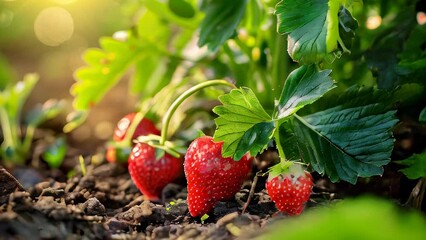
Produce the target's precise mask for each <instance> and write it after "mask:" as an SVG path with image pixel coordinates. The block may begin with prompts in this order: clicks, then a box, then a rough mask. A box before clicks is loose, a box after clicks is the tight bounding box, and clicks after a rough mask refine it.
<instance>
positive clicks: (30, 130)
mask: <svg viewBox="0 0 426 240" xmlns="http://www.w3.org/2000/svg"><path fill="white" fill-rule="evenodd" d="M34 133H35V127H34V126H31V125H28V126H27V129H26V131H25V138H24V141H23V143H22V151H23V152H24V154H27V153H28V152H29V150H30V147H31V141H32V140H33V137H34Z"/></svg>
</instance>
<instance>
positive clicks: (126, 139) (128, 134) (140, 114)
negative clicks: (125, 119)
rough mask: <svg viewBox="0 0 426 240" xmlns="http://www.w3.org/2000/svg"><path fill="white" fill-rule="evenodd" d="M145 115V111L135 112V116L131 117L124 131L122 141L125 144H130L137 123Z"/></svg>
mask: <svg viewBox="0 0 426 240" xmlns="http://www.w3.org/2000/svg"><path fill="white" fill-rule="evenodd" d="M144 117H145V112H137V113H136V115H135V117H134V118H133V120H132V122H131V123H130V126H129V128H128V130H127V132H126V135H125V137H124V139H123V141H122V143H124V144H125V145H126V146H127V145H131V141H132V138H133V134H134V132H135V131H136V128H137V127H138V125H139V123H140V122H141V121H142V119H143V118H144Z"/></svg>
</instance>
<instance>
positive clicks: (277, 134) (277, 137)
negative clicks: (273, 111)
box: [274, 121, 287, 163]
mask: <svg viewBox="0 0 426 240" xmlns="http://www.w3.org/2000/svg"><path fill="white" fill-rule="evenodd" d="M275 123H276V124H277V126H276V127H275V132H274V139H275V144H276V145H277V149H278V155H279V156H280V161H281V163H283V162H286V161H287V160H286V158H285V153H284V149H283V147H282V145H281V139H280V131H279V129H280V126H279V125H278V121H276V122H275Z"/></svg>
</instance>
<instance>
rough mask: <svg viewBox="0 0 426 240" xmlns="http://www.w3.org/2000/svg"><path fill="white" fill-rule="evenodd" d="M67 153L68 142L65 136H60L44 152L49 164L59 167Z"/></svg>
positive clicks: (52, 166)
mask: <svg viewBox="0 0 426 240" xmlns="http://www.w3.org/2000/svg"><path fill="white" fill-rule="evenodd" d="M66 153H67V143H66V140H65V137H63V136H62V137H58V138H56V140H55V142H54V143H53V144H51V145H50V146H49V147H48V148H47V149H46V150H45V151H44V152H43V159H44V160H45V161H46V162H47V163H48V164H49V167H51V168H58V167H60V166H61V164H62V162H63V160H64V158H65V155H66Z"/></svg>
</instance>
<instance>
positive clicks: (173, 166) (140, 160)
mask: <svg viewBox="0 0 426 240" xmlns="http://www.w3.org/2000/svg"><path fill="white" fill-rule="evenodd" d="M128 163H129V165H128V168H129V173H130V176H131V177H132V180H133V182H134V183H135V184H136V186H137V188H138V189H139V190H140V191H141V192H142V194H143V195H144V196H145V198H146V199H148V200H158V199H159V198H158V197H159V195H160V193H161V190H162V189H163V188H164V186H166V185H167V184H168V183H170V182H172V181H173V180H174V179H176V178H177V177H179V176H180V174H181V172H182V168H183V164H182V160H181V159H178V158H175V157H173V156H171V155H169V154H168V153H165V154H164V155H162V156H161V157H159V158H158V159H157V155H156V149H155V148H154V147H152V146H150V145H148V144H145V143H137V144H136V145H135V146H134V147H133V148H132V152H131V153H130V157H129V162H128Z"/></svg>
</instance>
